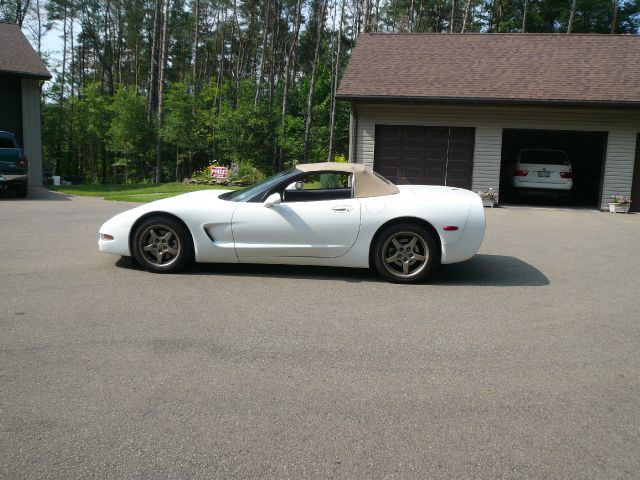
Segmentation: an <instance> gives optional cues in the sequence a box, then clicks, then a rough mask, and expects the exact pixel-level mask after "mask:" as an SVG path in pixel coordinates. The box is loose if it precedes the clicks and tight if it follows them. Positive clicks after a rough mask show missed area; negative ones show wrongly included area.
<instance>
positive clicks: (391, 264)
mask: <svg viewBox="0 0 640 480" xmlns="http://www.w3.org/2000/svg"><path fill="white" fill-rule="evenodd" d="M484 230H485V218H484V210H483V208H482V201H481V200H480V197H479V196H478V195H476V194H475V193H473V192H470V191H468V190H462V189H459V188H451V187H440V186H423V185H420V186H418V185H402V186H396V185H394V184H392V183H391V182H389V181H388V180H386V179H385V178H383V177H381V176H380V175H378V174H377V173H375V172H373V171H372V170H371V169H369V168H367V167H364V166H362V165H359V164H352V163H349V164H346V163H313V164H305V165H297V166H296V167H295V168H291V169H289V170H285V171H282V172H280V173H278V174H276V175H274V176H272V177H269V178H267V179H266V180H264V181H262V182H260V183H257V184H255V185H253V186H251V187H248V188H245V189H243V190H235V191H221V190H202V191H197V192H192V193H186V194H183V195H179V196H176V197H172V198H167V199H164V200H158V201H155V202H152V203H148V204H145V205H142V206H139V207H136V208H134V209H132V210H129V211H127V212H124V213H121V214H119V215H116V216H115V217H113V218H112V219H110V220H109V221H107V222H106V223H105V224H104V225H102V227H100V240H99V241H98V246H99V249H100V251H101V252H107V253H114V254H117V255H122V256H126V257H130V256H133V257H134V258H135V259H136V260H137V261H138V263H140V265H142V266H143V267H144V268H146V269H148V270H151V271H153V272H177V271H179V270H180V269H182V268H183V267H184V266H185V265H187V264H188V263H189V262H190V261H192V260H195V261H196V262H212V263H272V264H295V265H327V266H336V267H354V268H369V267H371V266H373V267H375V269H376V270H377V271H378V272H379V273H380V275H382V276H383V277H385V278H386V279H388V280H390V281H393V282H400V283H409V282H417V281H420V280H422V279H424V278H425V277H426V276H427V275H429V273H430V272H431V271H432V270H433V269H434V267H436V266H437V265H438V264H440V263H455V262H461V261H463V260H467V259H469V258H471V257H472V256H473V255H475V253H476V252H477V251H478V249H479V248H480V244H481V243H482V240H483V238H484Z"/></svg>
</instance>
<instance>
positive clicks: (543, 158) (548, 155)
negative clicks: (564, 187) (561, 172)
mask: <svg viewBox="0 0 640 480" xmlns="http://www.w3.org/2000/svg"><path fill="white" fill-rule="evenodd" d="M520 163H530V164H533V165H569V159H568V158H567V156H566V155H565V154H564V153H562V152H556V151H549V150H523V151H522V152H521V153H520Z"/></svg>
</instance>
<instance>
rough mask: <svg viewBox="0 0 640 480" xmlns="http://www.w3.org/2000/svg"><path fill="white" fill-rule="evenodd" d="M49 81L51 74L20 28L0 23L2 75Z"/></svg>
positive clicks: (0, 71) (0, 68)
mask: <svg viewBox="0 0 640 480" xmlns="http://www.w3.org/2000/svg"><path fill="white" fill-rule="evenodd" d="M1 74H9V75H15V76H19V77H28V78H37V79H42V80H48V79H50V78H51V74H50V73H49V70H47V67H45V66H44V63H42V60H41V59H40V57H39V56H38V54H37V53H36V52H35V50H34V49H33V47H32V46H31V44H30V43H29V41H28V40H27V37H25V36H24V34H23V33H22V31H21V30H20V27H19V26H18V25H16V24H14V23H0V75H1Z"/></svg>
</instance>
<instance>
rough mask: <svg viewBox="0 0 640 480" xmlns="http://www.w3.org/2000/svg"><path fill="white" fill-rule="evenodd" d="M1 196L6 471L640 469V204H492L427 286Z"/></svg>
mask: <svg viewBox="0 0 640 480" xmlns="http://www.w3.org/2000/svg"><path fill="white" fill-rule="evenodd" d="M130 207H131V204H125V203H118V202H106V201H103V200H100V199H97V198H88V197H68V196H65V195H62V194H56V193H48V192H46V191H42V192H38V193H37V194H34V195H32V196H31V198H28V199H27V200H14V199H11V198H4V199H0V246H1V250H0V269H1V271H2V277H0V291H1V292H2V293H1V296H0V478H6V479H22V478H25V479H26V478H29V479H31V478H59V479H76V478H77V479H80V478H82V479H85V478H99V479H109V478H113V479H126V478H145V479H164V478H167V479H174V478H175V479H178V478H182V479H192V478H221V479H222V478H224V479H229V478H239V479H240V478H242V479H245V478H278V479H279V478H291V479H302V478H323V479H324V478H355V479H369V478H371V479H377V478H400V479H413V478H415V479H426V478H491V479H493V478H523V479H532V478H561V479H569V478H576V479H578V478H579V479H591V478H593V479H596V478H597V479H614V478H628V479H637V478H639V477H640V373H639V372H640V306H639V305H640V215H626V216H625V215H612V214H605V213H599V212H594V211H558V210H556V211H554V210H545V209H527V208H508V209H494V210H487V212H486V213H487V236H486V240H485V243H484V245H483V247H482V250H481V252H480V254H479V255H478V256H476V257H475V258H474V259H473V260H471V261H469V262H466V263H464V264H459V265H453V266H448V267H442V268H441V269H440V271H439V272H438V273H437V274H436V275H435V277H434V278H433V279H432V280H431V282H429V283H427V284H424V285H412V286H402V285H392V284H388V283H385V282H383V281H381V280H380V279H378V277H377V276H375V275H373V274H371V273H369V272H368V271H358V270H346V269H322V268H308V267H304V268H303V267H269V266H238V265H234V266H214V265H212V266H199V267H196V268H193V269H192V270H191V271H189V272H187V273H185V274H181V275H162V276H160V275H153V274H150V273H147V272H145V271H142V270H139V269H136V268H133V267H131V266H129V265H127V264H126V263H124V262H121V261H118V259H117V257H112V256H107V255H101V254H98V252H97V246H96V243H97V229H98V227H99V225H100V224H101V223H102V222H103V221H104V220H106V219H107V218H109V217H110V216H111V215H113V214H115V213H117V212H120V211H122V210H125V209H127V208H130Z"/></svg>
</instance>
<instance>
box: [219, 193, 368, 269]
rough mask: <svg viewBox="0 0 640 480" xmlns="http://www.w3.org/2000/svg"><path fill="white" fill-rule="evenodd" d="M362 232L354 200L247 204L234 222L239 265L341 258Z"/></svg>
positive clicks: (238, 208) (357, 202) (242, 206)
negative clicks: (276, 259) (272, 260)
mask: <svg viewBox="0 0 640 480" xmlns="http://www.w3.org/2000/svg"><path fill="white" fill-rule="evenodd" d="M359 230H360V202H359V201H358V200H357V199H354V198H348V199H328V200H317V201H302V202H297V201H293V202H283V203H280V204H277V205H273V206H272V207H265V206H263V204H262V203H251V202H245V203H240V204H239V205H238V207H237V208H236V210H235V212H234V214H233V219H232V231H233V238H234V243H235V249H236V254H237V255H238V258H239V259H240V261H242V260H249V259H258V258H273V257H324V258H335V257H340V256H342V255H344V254H345V253H347V252H348V251H349V250H350V249H351V247H352V246H353V244H354V243H355V241H356V238H357V236H358V231H359Z"/></svg>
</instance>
